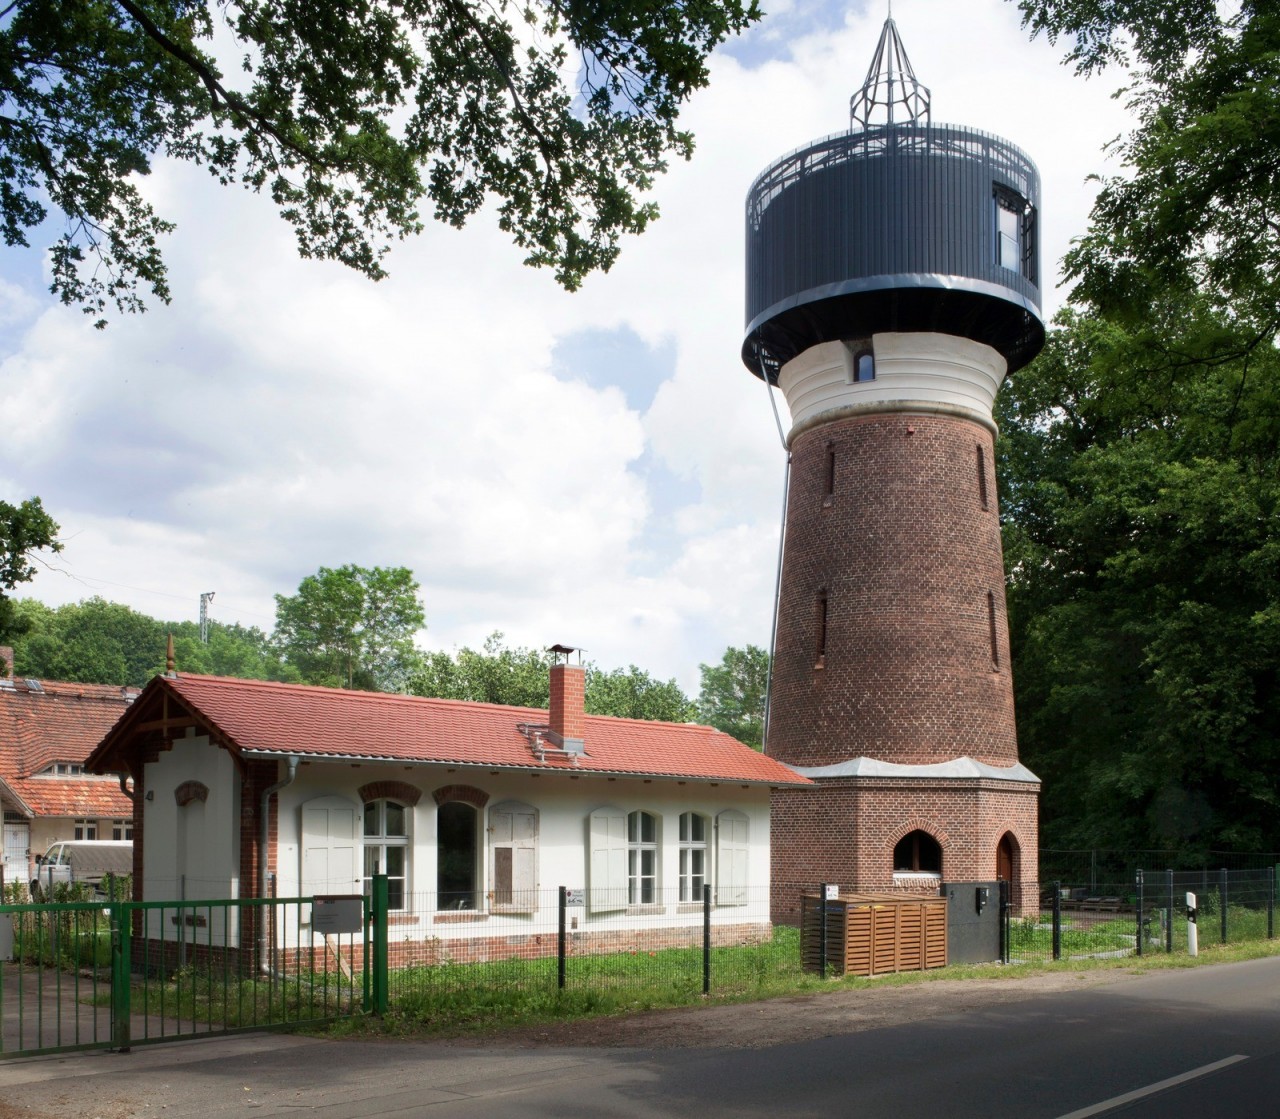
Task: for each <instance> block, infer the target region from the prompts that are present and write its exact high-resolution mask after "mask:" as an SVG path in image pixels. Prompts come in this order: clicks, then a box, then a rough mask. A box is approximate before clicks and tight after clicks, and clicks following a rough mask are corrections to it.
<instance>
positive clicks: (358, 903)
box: [311, 894, 364, 936]
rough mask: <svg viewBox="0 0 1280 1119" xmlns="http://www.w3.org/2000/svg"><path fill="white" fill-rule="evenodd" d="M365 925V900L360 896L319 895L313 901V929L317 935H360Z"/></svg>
mask: <svg viewBox="0 0 1280 1119" xmlns="http://www.w3.org/2000/svg"><path fill="white" fill-rule="evenodd" d="M363 923H364V898H363V897H362V896H361V895H360V894H327V895H320V894H317V895H316V896H315V898H313V899H312V909H311V928H312V930H313V931H314V932H316V933H323V934H324V935H326V936H334V935H336V934H338V933H358V932H359V931H360V928H361V926H362V925H363Z"/></svg>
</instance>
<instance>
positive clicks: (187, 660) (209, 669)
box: [153, 621, 302, 683]
mask: <svg viewBox="0 0 1280 1119" xmlns="http://www.w3.org/2000/svg"><path fill="white" fill-rule="evenodd" d="M164 629H165V632H166V633H171V634H173V654H174V655H173V659H174V664H175V665H176V666H177V670H178V671H179V672H193V673H200V674H201V675H207V676H233V677H236V678H238V679H241V680H283V681H287V682H289V683H301V682H302V677H301V674H300V673H299V672H298V671H297V669H296V668H295V667H294V666H293V665H291V664H286V663H285V662H283V661H282V660H281V659H280V654H279V652H278V650H277V649H276V648H275V646H274V644H273V643H272V640H271V635H270V634H268V633H264V632H263V631H262V630H260V629H259V628H258V627H257V626H242V625H239V624H236V623H232V624H230V625H228V624H226V623H224V622H215V621H211V622H210V623H209V639H208V641H202V640H201V639H200V625H199V623H198V622H176V623H167V624H165V626H164ZM163 669H164V650H163V649H161V650H160V655H159V657H158V658H157V659H156V662H155V665H154V669H153V671H154V672H161V671H163Z"/></svg>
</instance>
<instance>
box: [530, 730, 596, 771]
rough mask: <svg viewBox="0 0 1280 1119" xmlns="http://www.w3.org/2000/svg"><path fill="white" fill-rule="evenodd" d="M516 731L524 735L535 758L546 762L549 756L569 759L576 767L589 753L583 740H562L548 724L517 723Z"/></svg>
mask: <svg viewBox="0 0 1280 1119" xmlns="http://www.w3.org/2000/svg"><path fill="white" fill-rule="evenodd" d="M516 730H518V731H519V732H520V733H521V734H523V735H524V737H525V739H526V740H527V741H528V743H529V749H530V750H531V751H532V752H533V756H534V757H535V758H537V759H538V761H540V762H545V761H546V760H547V758H548V756H550V757H553V758H568V759H569V760H570V761H571V762H572V763H573V764H574V765H577V764H578V759H579V758H580V757H582V756H583V754H585V753H586V752H587V751H586V749H585V748H584V747H583V744H582V739H581V738H561V737H560V735H558V734H556V732H555V731H553V730H552V729H551V727H550V726H549V725H548V724H547V723H517V724H516Z"/></svg>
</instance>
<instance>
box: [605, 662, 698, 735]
mask: <svg viewBox="0 0 1280 1119" xmlns="http://www.w3.org/2000/svg"><path fill="white" fill-rule="evenodd" d="M586 690H587V695H586V709H587V712H588V714H591V715H614V716H616V717H618V718H621V719H652V720H657V721H658V722H662V723H687V722H690V721H692V719H693V718H694V716H695V714H696V708H695V707H694V705H693V703H692V702H691V701H690V699H689V697H688V696H687V695H685V694H684V692H683V691H681V690H680V685H679V684H677V683H676V682H675V680H655V679H654V678H653V677H652V676H650V675H649V673H647V672H645V671H644V670H643V669H639V668H637V667H636V666H635V665H634V664H631V665H628V666H627V667H626V668H615V669H613V670H612V671H610V672H606V671H605V670H604V669H602V668H597V667H596V666H595V665H594V664H588V665H587V689H586Z"/></svg>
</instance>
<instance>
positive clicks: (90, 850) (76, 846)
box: [31, 839, 133, 897]
mask: <svg viewBox="0 0 1280 1119" xmlns="http://www.w3.org/2000/svg"><path fill="white" fill-rule="evenodd" d="M36 862H37V864H38V865H37V868H36V878H35V879H34V880H33V881H32V883H31V893H32V896H33V897H34V896H36V891H37V890H39V891H40V892H41V893H42V894H43V895H44V896H45V897H48V896H49V893H50V890H51V888H52V887H53V884H54V883H55V882H84V883H87V884H88V885H90V886H94V887H98V886H100V885H101V884H102V880H103V879H104V878H105V877H106V876H107V875H108V874H114V875H125V874H132V873H133V840H131V839H99V840H86V839H65V840H62V841H60V842H58V843H54V844H53V845H52V846H50V848H49V850H47V851H46V852H45V853H44V854H43V855H41V856H39V857H38V858H37V859H36Z"/></svg>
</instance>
